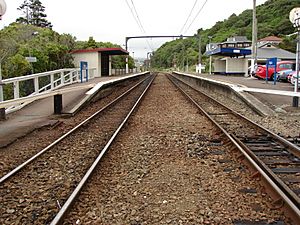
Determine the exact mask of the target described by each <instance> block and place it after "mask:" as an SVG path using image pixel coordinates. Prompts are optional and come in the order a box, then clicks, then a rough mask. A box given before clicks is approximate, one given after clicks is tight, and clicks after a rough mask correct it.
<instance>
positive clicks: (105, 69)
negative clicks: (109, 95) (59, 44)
mask: <svg viewBox="0 0 300 225" xmlns="http://www.w3.org/2000/svg"><path fill="white" fill-rule="evenodd" d="M71 54H72V56H73V63H74V65H75V66H76V67H80V62H87V63H88V68H94V69H95V70H96V71H95V77H103V76H110V75H112V56H114V55H129V53H128V52H127V51H125V50H124V49H122V48H95V49H81V50H75V51H73V52H71Z"/></svg>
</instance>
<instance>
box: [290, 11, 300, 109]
mask: <svg viewBox="0 0 300 225" xmlns="http://www.w3.org/2000/svg"><path fill="white" fill-rule="evenodd" d="M290 21H291V22H292V23H293V26H294V27H295V28H297V51H296V74H297V75H296V81H295V86H294V88H295V89H294V91H295V93H297V92H298V87H299V69H300V65H299V63H300V8H294V9H292V11H291V12H290ZM298 106H299V97H298V96H294V97H293V107H298Z"/></svg>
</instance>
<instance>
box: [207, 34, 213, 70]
mask: <svg viewBox="0 0 300 225" xmlns="http://www.w3.org/2000/svg"><path fill="white" fill-rule="evenodd" d="M211 39H212V36H208V40H209V48H211ZM211 64H212V55H210V56H209V74H211V67H212V65H211Z"/></svg>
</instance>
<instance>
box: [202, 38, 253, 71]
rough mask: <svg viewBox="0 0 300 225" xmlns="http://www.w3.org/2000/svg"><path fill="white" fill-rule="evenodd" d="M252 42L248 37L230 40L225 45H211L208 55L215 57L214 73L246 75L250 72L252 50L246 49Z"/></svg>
mask: <svg viewBox="0 0 300 225" xmlns="http://www.w3.org/2000/svg"><path fill="white" fill-rule="evenodd" d="M250 45H251V42H250V41H248V40H247V38H246V37H242V36H236V37H231V38H228V39H227V41H226V42H223V43H210V44H208V45H207V46H206V53H205V54H206V55H208V56H210V57H214V60H213V61H214V63H213V67H214V70H213V73H216V74H237V75H239V74H240V75H245V74H247V71H248V59H246V58H245V57H246V56H247V55H251V50H250V49H246V48H247V47H249V46H250Z"/></svg>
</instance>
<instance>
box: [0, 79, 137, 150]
mask: <svg viewBox="0 0 300 225" xmlns="http://www.w3.org/2000/svg"><path fill="white" fill-rule="evenodd" d="M128 76H132V74H131V75H122V76H110V77H100V78H95V79H92V80H89V81H88V82H85V83H75V84H72V85H67V86H65V87H62V88H61V89H64V88H70V87H81V88H80V89H79V90H76V91H72V92H68V93H65V94H63V107H64V110H70V109H72V107H73V106H76V105H78V104H79V103H81V104H83V103H84V102H83V100H85V99H86V92H87V91H89V90H91V89H92V88H91V87H87V88H84V89H82V86H89V85H87V84H94V85H91V86H92V87H93V86H96V85H97V84H99V83H107V82H108V81H112V82H113V81H114V80H120V79H122V78H124V79H125V78H127V77H128ZM53 113H54V98H53V96H51V97H47V98H44V99H40V100H37V101H34V102H32V103H30V104H28V105H26V106H25V107H24V108H22V109H20V110H18V111H16V112H14V113H10V114H8V115H7V116H6V117H7V118H6V120H4V121H0V147H1V146H5V145H7V144H9V143H11V142H12V141H14V140H15V139H17V138H19V137H22V136H24V135H26V134H27V133H30V132H32V131H33V130H35V129H37V128H40V127H43V126H47V125H51V124H55V123H56V122H57V120H56V119H55V117H53V116H52V115H53ZM53 118H54V119H53Z"/></svg>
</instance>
